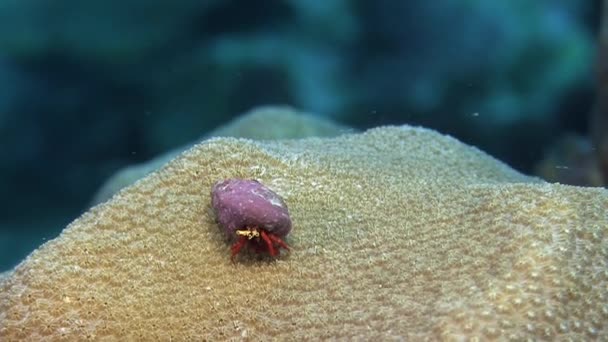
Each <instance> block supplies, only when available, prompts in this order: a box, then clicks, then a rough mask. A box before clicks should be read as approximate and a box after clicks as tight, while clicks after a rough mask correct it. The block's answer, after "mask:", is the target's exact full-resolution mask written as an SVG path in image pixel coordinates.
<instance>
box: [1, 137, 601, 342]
mask: <svg viewBox="0 0 608 342" xmlns="http://www.w3.org/2000/svg"><path fill="white" fill-rule="evenodd" d="M228 177H242V178H256V179H259V180H261V181H262V182H263V183H265V184H266V185H268V186H269V187H270V188H272V189H273V190H275V191H276V192H278V193H279V194H280V195H281V196H282V197H283V198H284V199H285V200H286V202H287V204H288V205H289V208H290V212H291V216H292V219H293V223H294V228H293V231H292V234H291V235H290V236H289V238H288V242H289V243H290V245H291V246H292V247H293V250H292V251H291V253H289V254H287V255H284V256H282V257H280V258H279V259H278V260H276V261H272V260H268V259H257V258H256V257H255V256H253V255H250V256H249V257H243V258H242V259H241V260H240V262H238V263H231V262H230V251H229V245H228V244H227V243H226V242H225V241H224V240H223V239H222V235H221V232H220V230H219V229H218V227H217V226H216V223H215V222H214V218H213V217H212V215H211V214H210V210H209V206H210V194H209V192H210V187H211V185H212V184H213V183H214V182H215V181H217V180H218V179H223V178H228ZM607 209H608V196H607V192H606V191H605V190H603V189H592V188H577V187H569V186H561V185H551V184H547V183H543V182H541V181H539V180H537V179H532V178H528V177H525V176H522V175H520V174H518V173H517V172H515V171H513V170H512V169H510V168H508V167H507V166H505V165H504V164H502V163H500V162H498V161H496V160H494V159H492V158H490V157H488V156H487V155H485V154H484V153H482V152H480V151H478V150H476V149H474V148H471V147H468V146H465V145H463V144H461V143H459V142H457V141H456V140H454V139H452V138H449V137H445V136H441V135H439V134H437V133H435V132H433V131H429V130H425V129H419V128H409V127H402V128H381V129H374V130H371V131H369V132H366V133H364V134H357V135H345V136H341V137H338V138H331V139H321V138H311V139H305V140H297V141H282V142H264V143H262V142H253V141H249V140H237V139H231V138H221V139H212V140H209V141H207V142H204V143H202V144H200V145H197V146H195V147H194V148H193V149H191V150H189V151H187V152H186V153H185V154H183V155H182V156H180V157H179V158H177V159H176V160H174V161H172V162H171V163H170V164H168V165H167V166H165V167H163V168H162V169H160V170H159V171H157V172H155V173H153V174H151V175H150V176H148V177H146V178H144V179H143V180H140V181H138V182H137V183H136V184H135V185H134V186H132V187H129V188H127V189H125V190H123V191H121V192H120V193H118V194H117V195H116V196H115V197H114V198H113V199H112V200H110V201H109V202H107V203H105V204H102V205H100V206H98V207H95V208H93V209H91V210H90V211H89V212H87V213H85V214H84V215H83V216H82V217H81V218H79V219H78V220H76V221H75V222H73V223H72V224H71V225H70V226H69V227H68V228H67V229H66V230H64V232H63V233H62V234H61V235H60V236H59V237H58V238H57V239H55V240H52V241H50V242H48V243H46V244H45V245H44V246H42V247H41V248H40V249H38V250H37V251H35V252H34V253H32V254H31V255H30V256H29V257H28V258H27V259H26V260H25V261H24V262H23V263H22V264H21V265H19V266H18V267H17V268H16V269H15V270H14V272H13V273H12V274H11V275H10V277H9V278H8V279H7V280H4V281H3V283H2V285H0V288H1V292H0V340H2V341H10V340H37V339H41V338H43V337H46V338H48V339H58V338H60V337H65V338H67V339H70V340H83V339H84V338H85V337H88V338H91V339H102V338H109V339H120V340H134V339H137V338H139V339H142V340H169V339H170V338H173V339H175V340H188V339H190V340H203V339H206V340H227V339H237V340H238V339H250V340H253V341H256V340H270V339H277V340H294V341H297V340H302V339H309V340H319V339H327V338H339V339H345V340H353V339H355V340H391V339H393V338H405V339H410V340H419V339H432V340H435V339H445V340H453V339H459V338H461V337H479V338H480V339H484V340H485V339H491V338H496V339H506V338H513V339H516V340H523V339H526V338H537V339H543V338H544V339H547V340H553V339H556V338H557V337H570V338H574V339H576V340H581V339H591V338H594V337H602V338H604V339H605V338H608V324H607V323H606V322H607V321H608V305H607V304H606V303H607V302H608V300H607V297H608V293H607V292H608V271H607V270H608V265H607V264H606V263H607V261H606V260H608V243H607V237H606V235H607V233H608V229H607V227H608V214H607V212H608V211H607Z"/></svg>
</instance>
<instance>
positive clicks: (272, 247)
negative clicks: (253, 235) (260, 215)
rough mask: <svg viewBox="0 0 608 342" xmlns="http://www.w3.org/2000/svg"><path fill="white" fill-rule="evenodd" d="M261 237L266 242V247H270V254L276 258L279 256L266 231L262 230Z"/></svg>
mask: <svg viewBox="0 0 608 342" xmlns="http://www.w3.org/2000/svg"><path fill="white" fill-rule="evenodd" d="M260 235H261V236H262V239H263V240H264V242H266V245H267V246H268V252H270V255H272V256H275V255H277V250H276V249H274V246H273V245H272V241H271V240H270V238H269V237H268V235H269V234H268V233H266V231H265V230H263V229H260ZM270 235H271V236H272V234H270Z"/></svg>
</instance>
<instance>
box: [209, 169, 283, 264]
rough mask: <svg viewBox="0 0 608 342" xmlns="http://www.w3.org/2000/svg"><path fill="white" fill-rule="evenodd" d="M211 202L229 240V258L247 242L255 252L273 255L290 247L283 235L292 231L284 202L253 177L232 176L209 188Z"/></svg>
mask: <svg viewBox="0 0 608 342" xmlns="http://www.w3.org/2000/svg"><path fill="white" fill-rule="evenodd" d="M211 205H212V207H213V211H214V212H215V216H216V218H217V221H218V223H219V225H220V228H222V230H223V231H224V234H225V235H226V237H227V238H228V239H229V240H232V241H234V244H233V245H232V248H231V251H232V256H231V259H232V260H233V261H234V258H235V257H236V255H237V254H238V253H239V252H240V251H241V249H243V247H245V246H246V245H249V246H250V248H252V249H253V250H254V251H255V252H257V253H268V254H270V255H271V256H273V257H275V256H278V255H279V252H280V249H281V248H283V249H286V250H289V246H288V245H287V243H285V241H283V238H285V236H287V234H289V232H290V231H291V218H290V217H289V211H288V210H287V205H286V204H285V202H284V201H283V199H282V198H281V197H280V196H279V195H277V194H276V193H275V192H274V191H272V190H270V189H269V188H268V187H266V186H265V185H263V184H262V183H260V182H258V181H256V180H250V179H238V178H231V179H226V180H223V181H219V182H217V183H215V185H213V188H212V189H211Z"/></svg>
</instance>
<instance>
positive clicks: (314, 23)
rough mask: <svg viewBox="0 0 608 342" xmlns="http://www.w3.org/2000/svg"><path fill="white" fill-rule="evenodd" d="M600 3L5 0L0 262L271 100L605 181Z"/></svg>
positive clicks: (545, 171) (568, 176) (560, 176)
mask: <svg viewBox="0 0 608 342" xmlns="http://www.w3.org/2000/svg"><path fill="white" fill-rule="evenodd" d="M601 5H602V4H601V1H599V0H596V1H578V0H552V1H549V0H537V1H529V0H509V1H507V0H503V1H483V0H444V1H435V2H429V1H424V0H411V1H394V0H378V1H363V0H359V1H346V0H318V1H309V0H284V1H276V0H275V1H259V2H257V1H219V0H217V1H214V0H209V1H188V0H184V1H179V2H175V3H171V2H167V1H159V0H122V1H116V0H106V1H88V2H83V1H76V0H37V1H33V0H21V1H12V0H11V1H2V2H1V3H0V89H2V91H1V92H0V139H1V140H0V141H2V147H3V154H2V156H3V157H2V158H0V163H1V167H0V172H1V174H0V188H1V189H2V193H3V197H2V203H1V205H0V271H3V270H7V269H9V268H11V267H13V266H14V265H15V264H16V263H18V262H19V261H20V260H22V259H23V258H24V257H25V256H26V255H27V254H28V253H30V252H31V251H32V250H33V249H34V248H36V247H38V246H39V245H40V244H42V243H44V242H45V241H46V240H48V239H52V238H54V237H56V236H57V235H58V234H59V232H60V231H61V230H62V229H63V228H64V227H65V226H66V225H67V224H68V223H69V222H70V221H72V220H73V219H74V218H76V217H77V216H78V215H80V214H81V213H82V212H84V211H85V210H86V209H87V208H88V207H89V206H90V205H91V201H92V198H93V196H94V194H95V193H96V192H97V190H98V189H99V188H100V186H101V185H102V184H103V183H104V181H105V180H106V179H107V178H108V177H110V176H111V175H112V174H114V173H115V172H116V171H117V170H119V169H121V168H123V167H125V166H127V165H132V164H136V163H141V162H144V161H147V160H149V159H151V158H153V157H155V156H157V155H159V154H161V153H163V152H166V151H169V150H171V149H174V148H177V147H179V146H183V145H185V144H187V143H190V142H192V141H195V140H197V139H199V138H200V137H202V136H204V135H205V134H206V133H208V132H210V131H211V130H213V129H214V128H216V127H218V126H219V125H222V124H225V123H226V122H228V121H229V120H231V119H234V118H236V117H238V116H239V115H242V114H243V113H244V112H246V111H248V110H250V109H252V108H255V107H258V106H262V105H268V104H286V105H290V106H293V107H294V108H297V109H300V110H303V111H306V112H310V113H314V114H315V115H319V116H323V117H325V118H327V119H329V120H332V121H334V122H337V123H340V124H342V125H344V126H349V127H352V128H353V129H356V130H365V129H367V128H371V127H376V126H380V125H402V124H410V125H422V126H425V127H429V128H433V129H436V130H438V131H439V132H441V133H445V134H450V135H452V136H454V137H456V138H458V139H459V140H461V141H463V142H465V143H468V144H471V145H475V146H477V147H478V148H480V149H481V150H484V151H485V152H487V153H489V154H491V155H492V156H494V157H496V158H498V159H500V160H502V161H504V162H506V163H507V164H509V165H510V166H512V167H513V168H515V169H517V170H519V171H521V172H523V173H526V174H533V175H537V176H539V177H542V178H544V179H546V180H548V181H553V182H561V183H566V184H574V185H583V186H602V185H603V184H604V182H603V181H602V177H601V172H600V170H599V169H598V168H599V167H598V163H600V162H599V161H597V160H596V159H597V156H596V151H597V149H596V148H594V142H593V140H592V139H591V133H593V132H592V131H593V129H595V130H599V131H600V132H604V131H603V130H601V129H598V128H597V127H599V126H598V125H597V124H596V125H595V126H593V124H591V122H597V121H593V120H594V118H595V116H597V115H599V114H597V113H598V110H597V108H596V107H595V106H594V104H596V103H597V102H598V100H597V98H598V96H597V92H596V90H595V88H596V78H597V77H596V70H597V65H598V58H597V55H598V36H599V32H600V23H601ZM599 62H600V63H599V64H601V60H600V61H599ZM605 97H608V96H605ZM600 107H601V106H600ZM600 122H602V120H600ZM607 126H608V125H607ZM260 129H263V127H260Z"/></svg>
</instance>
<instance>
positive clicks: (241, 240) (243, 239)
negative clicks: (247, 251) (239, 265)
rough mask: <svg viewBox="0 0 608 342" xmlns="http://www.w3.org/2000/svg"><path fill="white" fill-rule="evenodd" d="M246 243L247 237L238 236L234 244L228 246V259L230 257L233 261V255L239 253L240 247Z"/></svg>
mask: <svg viewBox="0 0 608 342" xmlns="http://www.w3.org/2000/svg"><path fill="white" fill-rule="evenodd" d="M246 244H247V237H246V236H240V237H239V239H238V240H237V241H236V242H235V243H234V245H232V247H230V250H231V251H232V256H231V257H230V259H232V261H234V257H235V256H236V255H237V254H239V252H240V251H241V249H242V248H243V247H244V246H245V245H246Z"/></svg>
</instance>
